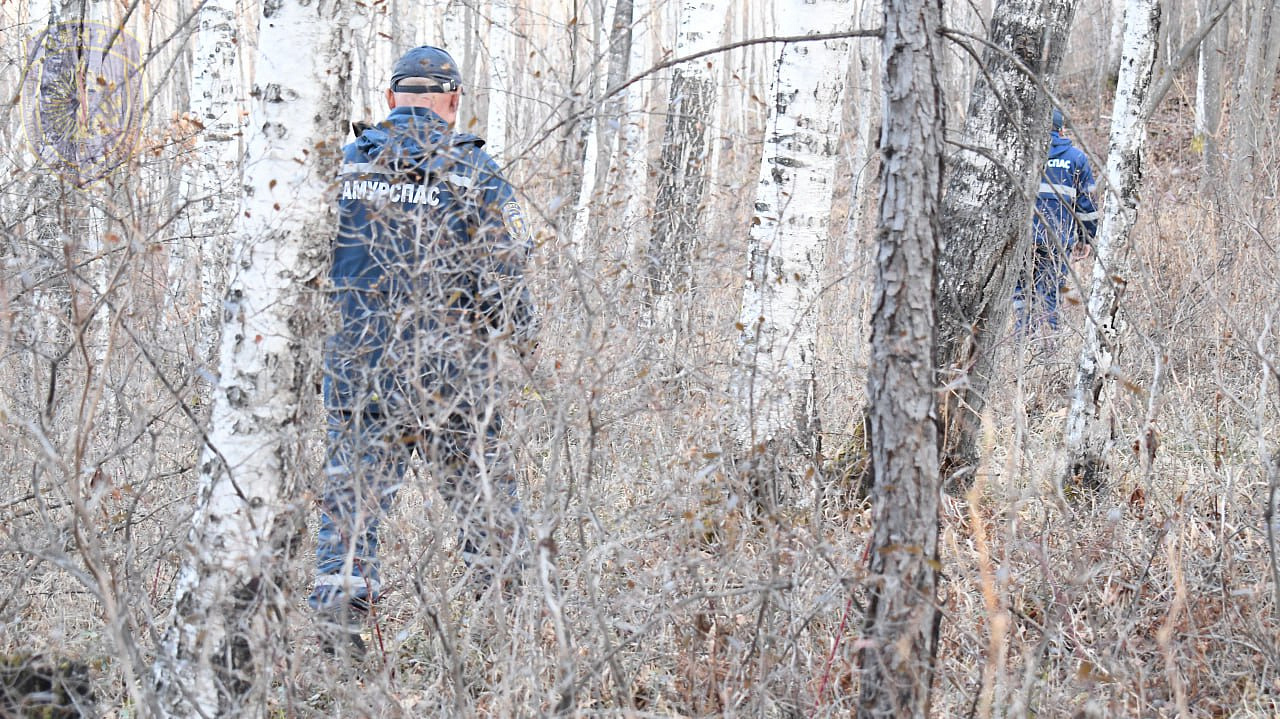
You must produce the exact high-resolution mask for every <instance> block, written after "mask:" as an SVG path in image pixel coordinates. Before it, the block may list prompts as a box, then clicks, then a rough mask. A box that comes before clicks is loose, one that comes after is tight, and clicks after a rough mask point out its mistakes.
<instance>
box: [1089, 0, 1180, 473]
mask: <svg viewBox="0 0 1280 719" xmlns="http://www.w3.org/2000/svg"><path fill="white" fill-rule="evenodd" d="M1159 27H1160V3H1159V1H1158V0H1128V4H1127V5H1126V6H1125V38H1124V52H1123V53H1122V56H1121V61H1120V77H1119V80H1118V83H1117V85H1116V101H1115V105H1114V108H1113V109H1112V112H1111V139H1110V143H1109V146H1108V150H1107V168H1106V185H1107V188H1108V195H1107V203H1106V207H1105V209H1104V210H1103V215H1102V227H1101V228H1100V229H1099V230H1098V236H1097V237H1095V238H1094V240H1093V249H1094V265H1093V282H1092V285H1091V287H1090V292H1089V312H1088V318H1089V320H1088V324H1087V326H1086V327H1085V345H1084V348H1083V349H1082V350H1081V352H1080V360H1079V362H1078V364H1077V367H1076V380H1075V390H1074V392H1073V393H1072V396H1071V409H1070V410H1069V412H1068V415H1067V430H1066V443H1067V472H1066V479H1065V481H1066V484H1067V486H1077V485H1083V486H1084V487H1089V488H1092V487H1097V486H1099V485H1101V484H1102V483H1103V481H1104V477H1105V472H1106V467H1107V463H1106V457H1105V454H1106V450H1107V448H1108V447H1109V446H1110V444H1111V442H1112V439H1113V432H1114V430H1113V428H1112V427H1110V424H1111V422H1110V421H1106V422H1104V417H1105V416H1106V414H1107V412H1108V409H1107V403H1108V396H1107V395H1108V394H1109V393H1108V392H1105V391H1104V390H1105V389H1106V387H1107V385H1109V384H1113V383H1112V382H1109V381H1108V380H1109V379H1110V369H1111V367H1112V366H1113V365H1114V364H1115V362H1116V358H1117V356H1118V355H1119V352H1120V346H1119V339H1120V331H1119V310H1120V296H1121V293H1122V292H1123V291H1124V287H1125V283H1126V282H1127V278H1126V276H1125V275H1126V271H1125V270H1124V268H1123V257H1124V256H1125V254H1127V251H1128V244H1129V231H1130V230H1131V229H1132V228H1133V225H1134V222H1136V221H1137V218H1138V188H1139V185H1140V184H1141V181H1142V145H1143V142H1144V140H1145V138H1146V123H1145V122H1144V120H1143V116H1142V108H1143V106H1144V104H1145V103H1146V99H1147V94H1148V91H1149V89H1150V87H1151V81H1152V77H1153V73H1154V69H1155V61H1156V44H1157V40H1158V38H1159Z"/></svg>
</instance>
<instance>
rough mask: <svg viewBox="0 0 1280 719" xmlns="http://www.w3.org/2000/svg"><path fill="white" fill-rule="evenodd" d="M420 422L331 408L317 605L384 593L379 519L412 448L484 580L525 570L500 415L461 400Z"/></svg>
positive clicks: (353, 603)
mask: <svg viewBox="0 0 1280 719" xmlns="http://www.w3.org/2000/svg"><path fill="white" fill-rule="evenodd" d="M422 424H423V425H424V426H425V429H421V428H419V427H417V426H414V427H411V428H410V427H405V426H404V424H403V423H402V422H399V421H390V420H388V419H387V418H385V417H383V416H382V415H381V414H378V413H359V412H356V413H352V412H343V411H330V415H329V429H328V452H327V459H326V462H325V487H324V494H323V496H322V499H321V510H322V511H321V515H320V531H319V535H318V540H317V545H316V578H315V590H314V591H313V592H312V594H311V597H310V599H309V600H308V601H309V603H310V604H311V606H312V607H313V608H316V609H322V610H324V609H332V608H335V607H337V606H340V605H342V604H343V603H345V604H346V605H349V606H350V607H352V608H354V609H356V610H367V609H368V608H369V607H370V605H372V604H373V603H374V602H376V601H377V600H378V597H379V595H380V594H381V593H382V585H381V579H380V576H379V565H380V563H379V560H378V526H379V524H380V522H381V520H382V519H383V518H384V517H385V516H386V515H387V513H388V512H389V511H391V508H392V506H393V504H394V503H395V498H396V493H397V492H398V491H399V489H400V487H401V486H402V485H403V483H404V477H405V472H406V469H407V468H408V465H409V462H410V460H411V459H412V457H413V454H414V453H415V452H416V453H418V454H419V455H420V456H421V458H422V460H423V464H424V470H425V473H426V474H427V475H428V476H430V477H432V478H433V479H434V481H435V486H436V488H437V489H438V490H439V492H440V494H441V496H442V497H443V498H444V500H445V502H446V503H447V504H448V506H449V508H450V509H452V510H453V513H454V515H455V516H456V517H457V520H458V523H459V524H460V525H461V527H460V531H459V542H460V546H461V550H462V557H463V560H464V561H465V562H466V563H467V565H468V566H470V567H472V569H473V570H474V571H475V572H476V575H477V576H478V577H479V578H480V581H482V582H488V581H491V580H492V579H493V578H494V577H495V576H501V575H504V574H508V573H511V572H515V571H518V570H519V561H520V560H519V552H518V543H519V542H520V541H521V536H522V534H523V532H522V531H521V518H520V504H519V500H518V498H517V495H516V481H515V478H514V476H513V475H512V468H511V462H510V461H509V454H508V452H507V451H506V448H505V445H504V444H503V443H502V442H501V441H500V439H499V437H498V434H499V425H500V422H499V419H498V416H497V415H496V413H495V412H494V410H493V409H489V410H488V411H487V412H486V411H462V408H459V407H454V408H452V409H451V410H450V411H449V412H447V413H446V415H445V416H444V417H441V418H439V422H438V423H431V422H424V423H422ZM433 424H434V426H433Z"/></svg>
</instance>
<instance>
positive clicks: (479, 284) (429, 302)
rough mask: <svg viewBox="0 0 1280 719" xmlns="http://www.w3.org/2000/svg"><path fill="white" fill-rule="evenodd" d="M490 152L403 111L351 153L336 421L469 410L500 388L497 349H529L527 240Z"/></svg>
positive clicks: (336, 269) (331, 353)
mask: <svg viewBox="0 0 1280 719" xmlns="http://www.w3.org/2000/svg"><path fill="white" fill-rule="evenodd" d="M483 145H484V141H483V140H481V139H480V138H478V137H476V136H474V135H468V134H461V133H452V132H450V131H449V128H448V125H447V123H445V122H444V120H442V119H441V118H440V117H439V116H438V115H436V114H435V113H434V112H432V111H430V110H428V109H425V108H417V107H397V108H394V109H393V110H392V111H391V113H390V115H389V116H388V117H387V119H386V120H384V121H383V122H381V123H379V124H378V125H376V126H374V127H371V128H367V129H365V130H364V131H363V132H362V133H361V134H360V136H359V137H358V138H357V139H356V140H355V142H353V143H351V144H349V145H347V146H346V147H345V148H343V163H342V167H341V169H340V171H339V175H338V188H337V189H338V231H337V236H336V238H335V239H334V242H333V256H332V266H331V270H330V279H331V280H332V284H333V299H334V302H335V304H336V306H337V309H338V312H339V316H340V318H341V326H340V327H339V328H338V330H337V332H336V333H335V334H334V335H333V336H332V337H331V338H330V339H329V342H328V344H327V345H326V348H325V355H326V356H325V365H326V374H325V382H324V394H325V404H326V406H327V407H328V408H329V409H331V410H344V411H353V412H354V411H361V412H366V413H384V414H386V413H390V412H406V413H410V414H411V415H412V414H420V413H421V412H422V411H424V410H425V408H426V406H427V405H428V404H430V403H432V402H438V401H440V400H445V401H448V402H450V403H452V404H453V405H455V406H457V405H463V406H465V405H467V404H470V403H471V402H472V401H474V400H475V399H477V397H475V396H471V397H467V396H464V395H466V394H467V393H466V392H465V390H466V388H468V387H471V388H475V387H490V388H491V387H492V386H494V384H495V378H493V377H492V376H491V375H492V372H493V368H494V362H493V357H494V350H495V348H496V346H497V344H498V343H501V342H508V341H510V342H514V343H515V344H516V347H517V348H524V347H526V346H527V345H528V344H529V343H531V342H532V341H533V335H534V331H535V328H534V318H533V313H532V309H531V302H530V299H529V295H528V291H527V289H526V287H525V284H524V279H523V268H524V262H525V257H526V256H527V254H528V250H529V234H528V231H527V230H526V228H525V222H524V217H523V214H522V213H521V210H520V206H519V204H518V203H517V201H516V199H515V192H514V190H513V189H512V187H511V185H510V184H508V183H507V181H506V180H505V179H503V177H502V175H501V174H500V172H499V170H498V167H497V164H496V163H495V162H494V161H493V159H492V158H491V157H489V155H488V153H486V152H485V151H484V150H483V149H482V146H483ZM406 419H407V420H408V419H410V418H409V417H406Z"/></svg>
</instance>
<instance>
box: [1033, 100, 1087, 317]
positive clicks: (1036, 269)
mask: <svg viewBox="0 0 1280 719" xmlns="http://www.w3.org/2000/svg"><path fill="white" fill-rule="evenodd" d="M1063 126H1064V122H1063V117H1062V113H1061V112H1059V111H1058V110H1054V111H1053V132H1052V134H1051V141H1050V145H1049V158H1048V159H1047V160H1045V164H1044V170H1043V174H1042V175H1041V178H1040V187H1039V192H1038V193H1037V195H1036V206H1035V215H1034V219H1033V225H1034V235H1035V246H1034V248H1033V252H1032V260H1031V277H1030V278H1029V279H1030V284H1031V286H1032V287H1033V288H1034V292H1032V293H1028V292H1026V291H1025V289H1024V284H1026V282H1025V280H1020V281H1019V282H1018V285H1017V287H1016V288H1015V290H1014V309H1015V317H1016V320H1017V327H1018V330H1019V332H1025V331H1027V330H1028V329H1030V328H1031V327H1033V326H1035V325H1039V324H1045V325H1048V326H1049V327H1050V328H1051V329H1057V327H1058V293H1059V291H1060V289H1061V287H1062V284H1063V283H1064V282H1065V280H1066V278H1067V269H1068V267H1067V262H1068V259H1069V258H1070V257H1072V256H1073V255H1078V254H1081V250H1086V249H1087V246H1088V244H1087V243H1088V241H1089V240H1090V239H1091V238H1092V237H1093V236H1094V234H1096V232H1097V227H1098V226H1097V222H1098V213H1097V210H1096V208H1095V207H1094V204H1093V191H1094V180H1093V170H1092V169H1091V168H1090V166H1089V160H1088V158H1087V157H1085V154H1084V153H1083V152H1081V151H1080V150H1079V149H1078V148H1077V147H1075V146H1074V145H1073V144H1071V140H1069V139H1067V138H1066V137H1064V136H1063V134H1062V132H1063ZM1028 294H1031V297H1027V295H1028Z"/></svg>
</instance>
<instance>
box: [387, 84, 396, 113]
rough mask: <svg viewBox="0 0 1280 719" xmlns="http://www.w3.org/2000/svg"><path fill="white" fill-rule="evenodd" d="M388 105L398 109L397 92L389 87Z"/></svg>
mask: <svg viewBox="0 0 1280 719" xmlns="http://www.w3.org/2000/svg"><path fill="white" fill-rule="evenodd" d="M387 107H388V108H390V109H392V110H394V109H396V94H395V92H393V91H392V90H391V89H390V88H387Z"/></svg>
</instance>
